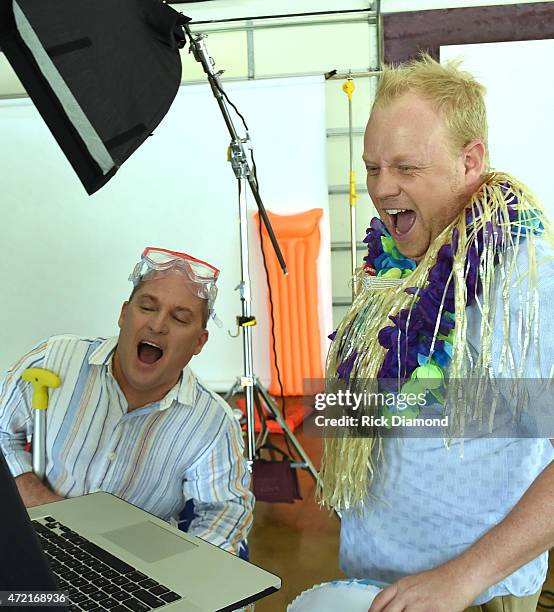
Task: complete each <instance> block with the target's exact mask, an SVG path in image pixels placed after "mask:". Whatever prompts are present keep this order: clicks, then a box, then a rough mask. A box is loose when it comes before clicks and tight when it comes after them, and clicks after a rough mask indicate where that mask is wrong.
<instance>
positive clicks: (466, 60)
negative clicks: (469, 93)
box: [441, 40, 554, 218]
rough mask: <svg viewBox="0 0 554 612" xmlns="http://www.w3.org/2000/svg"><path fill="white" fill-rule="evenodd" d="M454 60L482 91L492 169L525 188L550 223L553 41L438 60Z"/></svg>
mask: <svg viewBox="0 0 554 612" xmlns="http://www.w3.org/2000/svg"><path fill="white" fill-rule="evenodd" d="M453 58H461V59H463V64H462V67H463V68H464V69H466V70H468V71H469V72H471V73H472V74H474V75H475V77H476V78H477V79H478V80H479V82H481V83H482V84H483V85H485V87H486V88H487V98H486V100H487V113H488V120H489V149H490V160H491V166H492V167H493V168H495V169H497V170H502V171H506V172H510V173H511V174H514V175H515V176H517V177H518V178H519V179H520V180H522V181H523V182H525V183H527V185H528V186H529V187H530V188H531V190H532V191H533V192H534V193H535V194H536V195H537V196H538V197H539V198H540V200H541V202H542V204H543V206H544V207H545V208H546V210H547V211H548V212H549V213H550V216H551V218H554V200H553V198H552V186H551V176H550V172H551V168H550V165H551V163H552V143H553V142H554V121H553V120H552V108H553V101H554V77H553V76H552V74H553V73H552V70H551V69H550V68H548V67H549V66H551V65H552V62H553V61H554V40H530V41H522V42H519V41H518V42H503V43H485V44H476V45H452V46H446V47H441V61H444V60H447V59H453Z"/></svg>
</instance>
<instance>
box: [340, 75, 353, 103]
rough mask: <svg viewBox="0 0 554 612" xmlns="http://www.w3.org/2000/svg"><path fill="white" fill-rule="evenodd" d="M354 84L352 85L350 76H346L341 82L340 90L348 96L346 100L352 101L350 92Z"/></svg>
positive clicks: (351, 92)
mask: <svg viewBox="0 0 554 612" xmlns="http://www.w3.org/2000/svg"><path fill="white" fill-rule="evenodd" d="M355 88H356V86H355V85H354V81H353V80H352V79H351V78H347V79H346V81H345V82H344V83H343V84H342V91H344V93H345V94H346V95H347V96H348V101H349V102H352V94H353V93H354V89H355Z"/></svg>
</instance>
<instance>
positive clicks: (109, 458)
mask: <svg viewBox="0 0 554 612" xmlns="http://www.w3.org/2000/svg"><path fill="white" fill-rule="evenodd" d="M115 457H116V455H115V453H108V460H109V461H113V460H114V459H115Z"/></svg>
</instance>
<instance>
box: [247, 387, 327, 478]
mask: <svg viewBox="0 0 554 612" xmlns="http://www.w3.org/2000/svg"><path fill="white" fill-rule="evenodd" d="M254 386H255V389H256V391H257V392H258V393H259V394H260V395H261V396H262V397H263V398H264V402H265V403H266V405H267V409H268V410H269V411H270V412H271V413H272V414H273V417H274V418H275V420H276V421H277V423H279V425H280V426H281V427H282V429H283V432H284V434H285V436H287V437H288V439H289V440H290V441H291V442H292V445H293V446H294V448H295V449H296V452H297V453H298V454H299V455H300V457H302V460H303V461H304V463H305V466H303V467H306V469H307V470H308V471H309V472H310V473H311V475H312V476H313V478H314V480H315V481H316V482H317V481H318V474H317V470H316V469H315V467H314V465H313V463H312V462H311V460H310V458H309V457H308V455H307V454H306V451H305V450H304V449H303V448H302V445H301V444H300V442H299V441H298V440H297V438H296V436H295V435H294V434H293V433H292V431H291V430H290V428H289V426H288V425H287V423H286V421H285V419H284V418H283V415H282V414H281V411H280V410H279V408H277V406H276V405H275V402H274V401H273V400H272V399H271V397H270V396H269V393H268V392H267V391H266V390H265V389H264V388H263V387H262V386H261V385H260V383H259V382H258V381H257V380H256V381H255V383H254Z"/></svg>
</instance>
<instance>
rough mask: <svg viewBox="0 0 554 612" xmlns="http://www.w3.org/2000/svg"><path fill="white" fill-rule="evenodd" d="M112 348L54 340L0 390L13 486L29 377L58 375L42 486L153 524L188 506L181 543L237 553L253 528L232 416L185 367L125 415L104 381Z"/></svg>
mask: <svg viewBox="0 0 554 612" xmlns="http://www.w3.org/2000/svg"><path fill="white" fill-rule="evenodd" d="M116 343H117V338H110V339H107V340H104V339H103V338H96V339H94V340H88V339H85V338H79V337H76V336H54V337H53V338H50V339H49V340H48V341H47V342H45V343H42V344H41V345H39V346H37V347H36V348H35V349H33V350H32V351H30V352H29V353H27V354H26V355H24V356H23V357H22V358H21V359H20V360H19V361H18V362H17V363H16V364H15V365H14V366H13V368H11V369H10V370H9V371H8V373H7V376H6V378H5V379H4V380H3V381H2V383H1V384H0V448H1V449H2V452H3V453H4V455H5V457H6V461H7V463H8V466H9V467H10V470H11V472H12V474H13V475H14V477H17V476H19V475H20V474H23V473H25V472H31V471H32V457H31V455H30V453H29V452H27V451H26V450H25V441H26V438H27V437H28V436H29V434H30V433H32V428H33V420H32V419H33V416H32V409H31V397H32V386H31V384H30V383H28V382H24V381H23V380H22V379H21V374H22V373H23V371H24V370H25V369H26V368H29V367H44V368H47V369H50V370H52V371H53V372H55V373H56V374H58V375H59V376H60V378H61V380H62V384H61V386H60V387H59V388H58V389H51V390H50V393H49V395H50V401H49V405H48V410H47V412H46V414H47V433H46V476H45V480H46V484H47V485H48V486H49V487H50V488H51V489H52V490H53V491H54V492H55V493H58V494H59V495H62V496H64V497H75V496H77V495H85V494H87V493H91V492H94V491H107V492H108V493H112V494H114V495H116V496H117V497H120V498H121V499H125V500H127V501H128V502H130V503H132V504H133V505H135V506H138V507H139V508H143V509H144V510H146V511H147V512H150V513H151V514H155V515H156V516H158V517H160V518H161V519H164V520H167V521H171V520H173V521H174V520H176V519H177V517H178V516H179V513H180V512H181V510H182V509H183V507H184V505H185V502H186V501H187V500H190V499H192V500H194V513H195V517H194V519H193V520H192V522H191V524H190V527H189V533H191V534H193V535H195V536H198V537H201V538H203V539H205V540H207V541H209V542H211V543H212V544H214V545H216V546H220V547H221V548H224V549H226V550H229V551H233V552H236V551H238V549H239V546H240V543H241V542H242V541H243V540H245V539H246V536H247V535H248V532H249V530H250V527H251V524H252V507H253V496H252V493H251V492H250V491H249V484H250V474H249V471H248V469H247V465H246V460H245V459H244V457H243V442H242V434H241V431H240V426H239V424H238V422H237V421H236V419H235V418H234V416H233V413H232V411H231V408H230V407H229V405H228V404H227V403H226V402H224V401H223V400H222V399H221V398H220V397H218V396H217V395H216V394H215V393H213V392H212V391H210V390H209V389H207V388H206V387H205V386H204V385H203V384H202V382H201V381H200V380H199V379H198V378H197V377H196V376H195V375H194V373H193V372H192V370H191V369H190V368H189V367H188V366H187V367H186V368H185V369H184V370H183V372H182V375H181V378H180V380H179V381H178V382H177V384H176V385H175V386H174V387H173V389H171V390H170V391H169V392H168V394H167V395H166V396H165V397H164V398H163V399H162V400H160V401H159V402H154V403H152V404H148V405H147V406H143V407H142V408H138V409H137V410H133V411H132V412H128V411H127V408H128V406H127V401H126V399H125V396H124V395H123V393H122V391H121V389H120V387H119V385H118V383H117V381H116V380H115V378H114V376H113V374H112V357H113V353H114V350H115V347H116Z"/></svg>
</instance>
